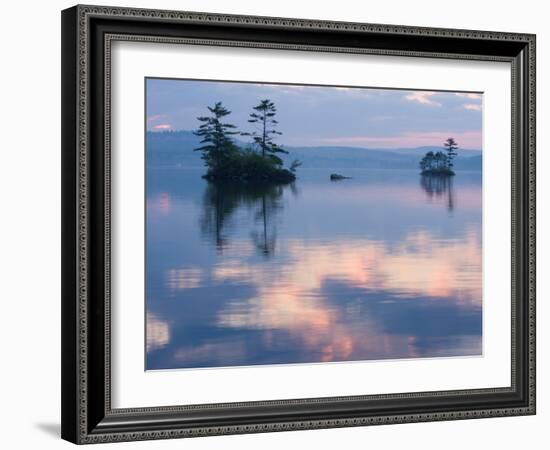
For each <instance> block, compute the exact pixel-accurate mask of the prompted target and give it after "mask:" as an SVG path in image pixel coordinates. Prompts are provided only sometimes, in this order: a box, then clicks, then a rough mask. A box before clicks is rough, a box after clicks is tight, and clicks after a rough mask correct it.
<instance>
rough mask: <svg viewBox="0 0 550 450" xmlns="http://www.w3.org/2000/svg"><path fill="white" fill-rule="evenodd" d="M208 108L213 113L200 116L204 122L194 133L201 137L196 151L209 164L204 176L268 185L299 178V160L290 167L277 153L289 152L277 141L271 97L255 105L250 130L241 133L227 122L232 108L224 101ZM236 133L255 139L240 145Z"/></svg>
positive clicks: (274, 109)
mask: <svg viewBox="0 0 550 450" xmlns="http://www.w3.org/2000/svg"><path fill="white" fill-rule="evenodd" d="M208 111H209V112H210V115H208V116H201V117H198V118H197V120H199V122H201V125H200V126H199V128H198V129H197V130H196V131H195V132H194V134H195V135H196V136H199V137H200V138H201V142H200V144H201V146H200V147H198V148H196V149H195V151H200V152H202V159H203V161H204V164H205V165H206V167H207V172H206V174H205V175H203V178H205V179H206V180H208V181H212V182H223V181H237V182H239V181H240V182H244V183H266V184H267V183H269V184H286V183H291V182H292V181H294V180H295V179H296V174H295V172H296V169H297V168H298V167H299V166H300V165H301V163H300V161H298V160H294V161H293V162H292V163H291V164H290V167H289V168H288V169H287V168H284V167H283V160H282V159H281V158H280V157H279V156H278V155H279V154H281V153H288V151H287V150H285V149H284V148H283V147H282V146H280V145H279V144H277V143H276V142H275V138H276V136H279V135H281V134H282V133H281V132H280V131H278V130H276V126H277V124H278V122H277V120H275V118H274V117H275V114H276V112H277V109H276V107H275V104H274V103H273V102H272V101H271V100H268V99H266V100H262V101H260V103H259V104H258V105H256V106H254V107H253V112H252V113H251V114H250V116H249V117H250V118H249V119H248V122H249V123H250V124H251V127H252V131H249V132H240V131H238V130H237V127H236V126H235V125H233V124H230V123H226V122H225V121H224V118H225V117H226V116H228V115H229V114H230V113H231V111H229V110H228V109H226V108H225V107H224V106H223V105H222V103H221V102H217V103H216V104H215V105H214V106H212V107H208ZM235 136H248V137H250V138H252V142H250V143H248V144H244V145H243V144H241V145H239V143H238V142H237V141H236V140H235Z"/></svg>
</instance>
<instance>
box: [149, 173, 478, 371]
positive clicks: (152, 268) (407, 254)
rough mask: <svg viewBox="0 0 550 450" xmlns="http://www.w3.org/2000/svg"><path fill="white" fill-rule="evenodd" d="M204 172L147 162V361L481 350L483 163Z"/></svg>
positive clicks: (166, 364) (190, 364) (242, 361)
mask: <svg viewBox="0 0 550 450" xmlns="http://www.w3.org/2000/svg"><path fill="white" fill-rule="evenodd" d="M331 172H338V173H342V174H345V175H349V176H351V177H353V178H352V179H349V180H341V181H330V179H329V175H330V173H331ZM202 173H203V169H177V168H170V169H161V168H158V169H153V168H150V169H149V171H148V179H147V184H148V188H147V206H146V207H147V262H146V296H147V298H146V317H147V333H146V334H147V336H146V346H147V352H146V356H147V357H146V368H147V369H149V370H151V369H169V368H196V367H221V366H223V367H225V366H243V365H246V366H249V365H256V364H287V363H312V362H335V361H353V360H373V359H396V358H421V357H447V356H465V355H480V354H481V352H482V345H481V343H482V289H481V286H482V273H481V268H482V251H481V219H482V196H481V192H482V189H481V174H480V173H475V172H459V173H458V174H457V176H455V177H454V178H453V179H452V180H445V179H441V178H425V177H421V176H420V175H419V174H418V173H417V172H415V171H397V172H394V171H389V170H387V171H382V170H381V171H369V170H363V169H361V170H352V169H333V170H327V169H318V170H317V169H302V170H299V173H298V175H299V178H298V180H297V181H296V182H295V183H294V184H292V185H286V186H276V187H271V188H259V187H250V188H248V189H238V188H236V187H234V186H233V187H231V186H224V187H216V186H214V185H209V184H208V183H207V182H206V181H204V180H203V179H201V174H202Z"/></svg>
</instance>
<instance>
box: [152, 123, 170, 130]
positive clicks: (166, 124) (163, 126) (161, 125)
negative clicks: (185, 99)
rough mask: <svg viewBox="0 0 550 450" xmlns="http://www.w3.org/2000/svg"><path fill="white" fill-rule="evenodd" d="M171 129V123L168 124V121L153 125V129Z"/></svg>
mask: <svg viewBox="0 0 550 450" xmlns="http://www.w3.org/2000/svg"><path fill="white" fill-rule="evenodd" d="M171 129H172V125H170V124H169V123H161V124H159V125H155V126H154V127H153V130H171Z"/></svg>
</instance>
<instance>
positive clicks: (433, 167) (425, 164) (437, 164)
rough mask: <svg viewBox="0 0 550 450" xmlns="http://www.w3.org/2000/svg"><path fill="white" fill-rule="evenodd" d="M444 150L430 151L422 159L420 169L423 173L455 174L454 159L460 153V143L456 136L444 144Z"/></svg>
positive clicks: (445, 175)
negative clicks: (458, 151) (455, 138)
mask: <svg viewBox="0 0 550 450" xmlns="http://www.w3.org/2000/svg"><path fill="white" fill-rule="evenodd" d="M443 147H444V150H443V151H438V152H435V153H434V152H433V151H429V152H428V153H426V154H425V155H424V157H423V158H422V159H421V160H420V163H419V165H420V170H421V171H422V172H421V174H422V175H436V176H444V177H447V176H453V175H455V172H454V171H453V166H454V164H453V159H454V158H455V156H456V155H457V154H458V153H457V150H458V144H457V143H456V141H455V140H454V138H452V137H450V138H448V139H447V140H446V141H445V143H444V144H443Z"/></svg>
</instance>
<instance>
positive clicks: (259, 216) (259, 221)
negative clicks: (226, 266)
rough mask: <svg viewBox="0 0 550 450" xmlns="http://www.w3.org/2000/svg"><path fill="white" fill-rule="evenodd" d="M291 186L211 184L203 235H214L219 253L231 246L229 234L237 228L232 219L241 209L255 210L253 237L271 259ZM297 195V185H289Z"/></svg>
mask: <svg viewBox="0 0 550 450" xmlns="http://www.w3.org/2000/svg"><path fill="white" fill-rule="evenodd" d="M288 186H289V185H284V184H270V183H208V185H207V187H206V189H205V192H204V197H203V211H202V216H201V218H200V226H201V230H202V232H203V234H204V235H205V236H209V237H211V238H213V240H214V242H215V245H216V249H217V250H218V252H219V253H223V251H224V250H225V249H226V248H228V247H229V246H230V245H231V242H230V235H231V234H232V233H237V232H242V231H243V230H236V229H235V224H234V223H233V220H232V219H233V218H234V217H235V216H236V214H237V212H238V211H240V210H241V211H242V210H246V211H249V212H251V213H252V223H251V224H247V223H240V222H239V226H240V227H247V226H251V227H252V231H251V232H250V236H251V239H252V242H253V243H254V246H255V248H256V249H257V251H258V253H260V254H262V255H264V256H265V257H267V258H269V257H270V256H271V255H272V254H273V252H274V251H275V244H276V238H277V235H276V223H277V217H278V215H279V213H280V211H281V210H282V209H283V207H284V204H283V192H284V190H285V188H286V187H288ZM290 188H291V191H292V193H293V194H294V195H296V194H297V191H296V188H295V187H294V186H293V185H290Z"/></svg>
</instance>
